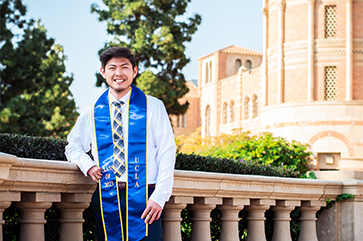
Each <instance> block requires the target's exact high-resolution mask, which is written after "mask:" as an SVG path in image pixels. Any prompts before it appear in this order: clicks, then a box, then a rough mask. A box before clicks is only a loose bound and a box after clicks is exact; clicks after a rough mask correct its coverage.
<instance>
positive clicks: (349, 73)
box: [345, 0, 353, 101]
mask: <svg viewBox="0 0 363 241" xmlns="http://www.w3.org/2000/svg"><path fill="white" fill-rule="evenodd" d="M346 2H347V4H346V9H347V10H346V20H345V21H346V58H347V60H346V61H347V67H346V68H347V70H346V97H345V100H346V101H351V100H353V0H346Z"/></svg>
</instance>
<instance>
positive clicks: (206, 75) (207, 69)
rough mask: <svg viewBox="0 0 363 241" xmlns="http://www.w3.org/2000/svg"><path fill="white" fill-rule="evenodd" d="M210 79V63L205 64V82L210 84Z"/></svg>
mask: <svg viewBox="0 0 363 241" xmlns="http://www.w3.org/2000/svg"><path fill="white" fill-rule="evenodd" d="M208 79H209V67H208V63H206V64H205V83H206V84H208V81H209V80H208Z"/></svg>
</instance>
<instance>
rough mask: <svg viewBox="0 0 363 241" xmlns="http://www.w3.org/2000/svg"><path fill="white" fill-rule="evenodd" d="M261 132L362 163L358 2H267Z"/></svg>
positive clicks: (330, 164)
mask: <svg viewBox="0 0 363 241" xmlns="http://www.w3.org/2000/svg"><path fill="white" fill-rule="evenodd" d="M263 19H264V21H263V22H264V28H263V29H264V40H263V46H264V50H263V56H264V58H263V60H264V61H263V64H262V72H263V103H262V105H263V108H262V109H261V113H260V126H261V130H264V131H265V130H266V131H271V132H273V133H274V134H275V135H280V136H284V137H287V138H288V139H295V140H299V141H302V142H307V143H309V144H310V145H311V148H312V150H313V152H314V154H315V156H316V160H317V163H316V164H317V166H318V168H319V169H352V168H353V169H355V168H360V169H363V1H360V0H336V1H331V0H307V1H297V0H265V1H264V9H263Z"/></svg>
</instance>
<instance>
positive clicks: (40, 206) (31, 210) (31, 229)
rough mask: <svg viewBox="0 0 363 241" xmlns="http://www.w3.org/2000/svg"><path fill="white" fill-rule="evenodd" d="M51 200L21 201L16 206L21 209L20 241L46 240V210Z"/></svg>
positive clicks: (50, 204)
mask: <svg viewBox="0 0 363 241" xmlns="http://www.w3.org/2000/svg"><path fill="white" fill-rule="evenodd" d="M51 206H52V203H51V202H20V203H16V204H15V207H17V208H19V210H20V216H21V218H20V220H19V223H20V235H19V240H20V241H44V240H45V238H44V224H45V223H46V222H47V221H46V220H45V219H44V213H45V211H46V210H47V209H48V208H50V207H51Z"/></svg>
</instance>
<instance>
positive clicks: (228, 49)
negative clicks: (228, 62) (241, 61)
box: [217, 45, 262, 56]
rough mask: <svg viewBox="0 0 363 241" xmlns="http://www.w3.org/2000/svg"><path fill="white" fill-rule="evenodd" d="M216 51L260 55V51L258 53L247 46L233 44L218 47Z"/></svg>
mask: <svg viewBox="0 0 363 241" xmlns="http://www.w3.org/2000/svg"><path fill="white" fill-rule="evenodd" d="M217 52H222V53H226V54H240V55H254V56H262V53H260V52H258V51H255V50H252V49H247V48H242V47H240V46H235V45H232V46H229V47H226V48H223V49H220V50H218V51H217Z"/></svg>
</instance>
